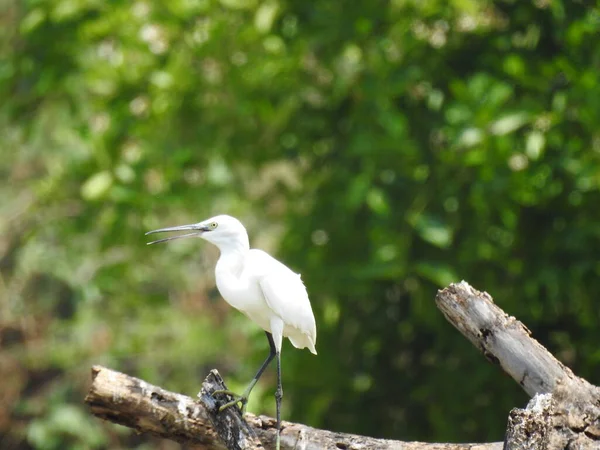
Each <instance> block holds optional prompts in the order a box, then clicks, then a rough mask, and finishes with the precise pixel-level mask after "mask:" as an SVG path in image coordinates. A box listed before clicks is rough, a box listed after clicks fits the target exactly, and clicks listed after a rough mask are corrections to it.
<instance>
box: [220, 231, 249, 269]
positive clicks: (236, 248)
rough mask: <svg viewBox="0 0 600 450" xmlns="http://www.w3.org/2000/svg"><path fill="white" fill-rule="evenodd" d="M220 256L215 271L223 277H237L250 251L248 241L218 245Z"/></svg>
mask: <svg viewBox="0 0 600 450" xmlns="http://www.w3.org/2000/svg"><path fill="white" fill-rule="evenodd" d="M219 250H220V252H221V256H220V257H219V261H218V262H217V267H216V271H217V273H220V275H222V276H225V277H231V276H233V277H235V278H237V277H239V276H240V274H241V272H242V268H243V265H244V258H245V257H246V254H247V253H248V251H249V250H250V246H249V244H248V241H247V240H246V241H243V240H242V241H233V242H231V241H230V242H227V243H224V244H222V245H219Z"/></svg>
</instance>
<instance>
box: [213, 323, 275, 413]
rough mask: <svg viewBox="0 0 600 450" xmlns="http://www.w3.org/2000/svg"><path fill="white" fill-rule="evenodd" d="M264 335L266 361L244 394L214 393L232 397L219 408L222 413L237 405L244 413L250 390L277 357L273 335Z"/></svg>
mask: <svg viewBox="0 0 600 450" xmlns="http://www.w3.org/2000/svg"><path fill="white" fill-rule="evenodd" d="M265 334H266V335H267V339H268V340H269V347H270V350H269V356H267V359H265V362H263V363H262V366H260V369H258V372H256V375H254V378H252V381H251V382H250V384H249V385H248V387H247V388H246V390H245V391H244V393H243V394H242V395H236V394H235V393H233V392H231V391H228V390H223V391H215V392H214V393H215V394H228V395H231V396H232V397H233V400H231V401H230V402H228V403H225V404H224V405H222V406H221V407H220V408H219V411H223V410H224V409H226V408H229V407H230V406H233V405H236V404H237V403H241V404H242V414H243V413H244V412H245V411H246V403H248V397H250V392H252V389H254V386H256V383H258V379H259V378H260V377H261V375H262V374H263V372H264V371H265V369H266V368H267V367H268V366H269V363H270V362H271V361H273V358H275V355H277V349H276V348H275V342H274V341H273V335H271V333H269V332H268V331H265Z"/></svg>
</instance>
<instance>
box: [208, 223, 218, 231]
mask: <svg viewBox="0 0 600 450" xmlns="http://www.w3.org/2000/svg"><path fill="white" fill-rule="evenodd" d="M218 226H219V224H218V223H217V222H211V223H210V224H209V225H208V228H210V229H211V230H214V229H215V228H217V227H218Z"/></svg>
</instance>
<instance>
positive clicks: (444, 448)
mask: <svg viewBox="0 0 600 450" xmlns="http://www.w3.org/2000/svg"><path fill="white" fill-rule="evenodd" d="M216 375H218V374H214V373H211V375H209V377H208V382H209V383H211V384H212V387H210V386H209V387H208V388H206V386H205V390H206V391H207V392H210V389H211V388H212V389H214V388H215V387H216V386H217V385H220V383H216V384H215V381H214V380H211V379H210V377H211V376H216ZM219 378H220V377H219ZM215 379H216V378H215ZM213 400H214V399H213ZM85 401H86V403H87V404H88V405H89V406H90V409H91V411H92V413H93V414H94V415H96V416H98V417H100V418H101V419H104V420H108V421H111V422H114V423H117V424H120V425H125V426H128V427H130V428H134V429H135V430H136V431H138V432H142V433H150V434H152V435H155V436H160V437H163V438H167V439H173V440H176V441H178V442H181V443H189V444H196V445H198V446H199V448H203V449H206V450H208V449H211V450H212V449H216V450H222V449H224V448H225V446H224V444H223V443H222V442H221V441H220V440H219V438H218V433H217V432H216V427H215V426H214V425H213V424H212V423H211V419H210V415H211V411H210V410H214V408H215V407H216V400H215V401H214V402H215V403H213V401H212V400H209V399H203V401H202V402H199V401H198V402H197V401H194V400H193V399H192V398H190V397H187V396H185V395H181V394H176V393H173V392H169V391H167V390H165V389H162V388H160V387H157V386H153V385H151V384H149V383H147V382H145V381H143V380H140V379H137V378H133V377H130V376H128V375H125V374H123V373H120V372H115V371H113V370H110V369H107V368H105V367H101V366H94V367H93V368H92V386H91V387H90V390H89V393H88V395H87V397H86V399H85ZM203 403H204V404H203ZM205 405H208V408H207V406H205ZM231 409H232V411H235V409H234V408H231ZM244 419H245V420H246V422H247V423H248V424H249V425H250V427H251V428H252V430H253V431H254V433H256V435H257V436H258V437H259V439H260V441H261V442H262V444H263V445H264V446H265V448H267V449H272V448H274V447H275V446H274V443H275V426H276V422H275V419H273V418H271V417H267V416H256V415H254V414H250V413H246V415H245V416H244ZM248 442H249V443H247V444H241V445H256V443H255V442H252V440H249V441H248ZM246 448H253V447H246ZM254 448H256V447H254ZM258 448H260V447H258ZM281 448H282V450H292V449H297V450H300V449H303V450H322V449H346V450H358V449H371V448H372V449H380V450H501V449H502V443H501V442H496V443H491V444H429V443H423V442H399V441H392V440H386V439H375V438H370V437H365V436H358V435H353V434H346V433H335V432H332V431H325V430H319V429H316V428H311V427H308V426H306V425H302V424H296V423H291V422H286V421H284V422H283V423H282V433H281Z"/></svg>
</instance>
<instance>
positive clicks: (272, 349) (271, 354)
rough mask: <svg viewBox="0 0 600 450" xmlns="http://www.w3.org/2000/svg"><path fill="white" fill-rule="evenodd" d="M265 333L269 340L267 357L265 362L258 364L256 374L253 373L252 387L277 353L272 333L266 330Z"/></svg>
mask: <svg viewBox="0 0 600 450" xmlns="http://www.w3.org/2000/svg"><path fill="white" fill-rule="evenodd" d="M265 334H266V335H267V339H268V340H269V347H270V350H269V356H267V359H265V362H264V363H263V364H262V366H260V369H258V372H256V375H254V379H253V380H252V383H251V385H252V387H254V385H255V384H256V383H257V382H258V379H259V378H260V377H261V376H262V374H263V372H264V371H265V369H266V368H267V367H268V366H269V363H270V362H271V361H273V358H275V355H276V354H277V349H276V348H275V342H274V341H273V335H272V334H271V333H269V332H268V331H265Z"/></svg>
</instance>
